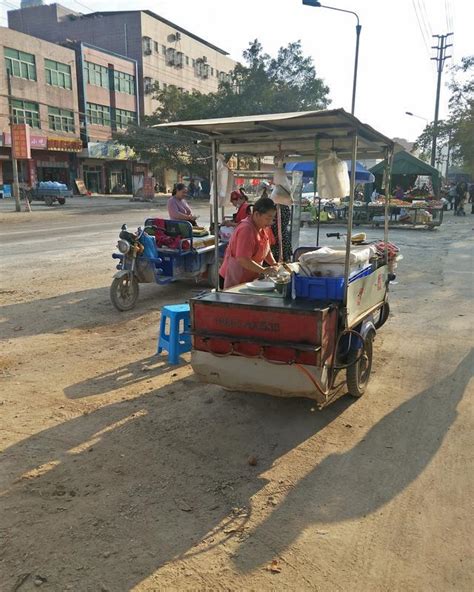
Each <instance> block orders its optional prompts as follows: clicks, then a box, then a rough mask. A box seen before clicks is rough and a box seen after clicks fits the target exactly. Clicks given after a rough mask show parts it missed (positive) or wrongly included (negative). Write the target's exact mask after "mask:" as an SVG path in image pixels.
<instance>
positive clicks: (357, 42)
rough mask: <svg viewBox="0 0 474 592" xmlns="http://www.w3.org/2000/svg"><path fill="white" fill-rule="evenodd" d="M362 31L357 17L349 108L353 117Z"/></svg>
mask: <svg viewBox="0 0 474 592" xmlns="http://www.w3.org/2000/svg"><path fill="white" fill-rule="evenodd" d="M361 29H362V25H360V24H359V17H357V25H356V51H355V63H354V80H353V83H352V107H351V114H352V115H354V111H355V103H356V88H357V68H358V65H359V41H360V31H361Z"/></svg>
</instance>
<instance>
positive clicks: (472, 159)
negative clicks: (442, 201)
mask: <svg viewBox="0 0 474 592" xmlns="http://www.w3.org/2000/svg"><path fill="white" fill-rule="evenodd" d="M451 71H452V79H451V82H450V84H449V89H450V91H451V97H450V99H449V117H448V118H447V119H446V120H442V121H439V122H438V136H437V147H438V156H437V162H439V159H440V156H439V155H440V154H441V151H442V150H443V149H444V150H446V149H447V148H448V147H449V151H450V162H453V163H456V164H458V165H460V166H462V167H463V168H464V169H465V170H466V171H467V172H469V173H472V171H474V76H473V73H474V56H468V57H464V58H462V60H461V63H460V64H457V65H455V66H453V67H452V69H451ZM432 142H433V124H429V125H427V126H426V127H425V129H424V130H423V132H422V134H421V135H420V136H419V137H418V138H417V140H416V143H415V148H418V149H419V150H421V158H423V159H424V160H426V161H429V160H430V155H431V144H432Z"/></svg>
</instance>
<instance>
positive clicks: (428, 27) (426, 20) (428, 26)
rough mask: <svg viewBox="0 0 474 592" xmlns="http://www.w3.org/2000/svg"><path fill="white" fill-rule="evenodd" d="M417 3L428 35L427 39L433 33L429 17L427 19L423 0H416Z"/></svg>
mask: <svg viewBox="0 0 474 592" xmlns="http://www.w3.org/2000/svg"><path fill="white" fill-rule="evenodd" d="M418 5H419V7H420V14H421V17H422V20H423V23H424V27H425V30H426V33H427V35H428V39H429V38H430V36H431V35H432V34H433V31H432V30H431V24H430V19H429V16H428V13H427V11H426V6H425V0H418Z"/></svg>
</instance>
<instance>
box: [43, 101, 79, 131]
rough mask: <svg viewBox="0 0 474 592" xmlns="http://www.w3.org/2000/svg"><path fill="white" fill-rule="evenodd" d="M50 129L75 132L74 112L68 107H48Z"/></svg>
mask: <svg viewBox="0 0 474 592" xmlns="http://www.w3.org/2000/svg"><path fill="white" fill-rule="evenodd" d="M48 121H49V129H50V130H54V131H55V132H71V133H74V131H75V128H74V113H73V112H72V111H69V110H68V109H58V108H57V107H48Z"/></svg>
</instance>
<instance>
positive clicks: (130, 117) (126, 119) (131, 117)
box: [115, 109, 137, 129]
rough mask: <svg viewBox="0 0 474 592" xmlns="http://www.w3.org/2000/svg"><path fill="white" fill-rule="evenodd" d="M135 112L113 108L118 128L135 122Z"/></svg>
mask: <svg viewBox="0 0 474 592" xmlns="http://www.w3.org/2000/svg"><path fill="white" fill-rule="evenodd" d="M136 121H137V114H136V113H135V111H127V110H126V109H115V124H116V126H117V127H118V128H120V129H122V128H126V127H128V126H129V125H130V124H131V123H136Z"/></svg>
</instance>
